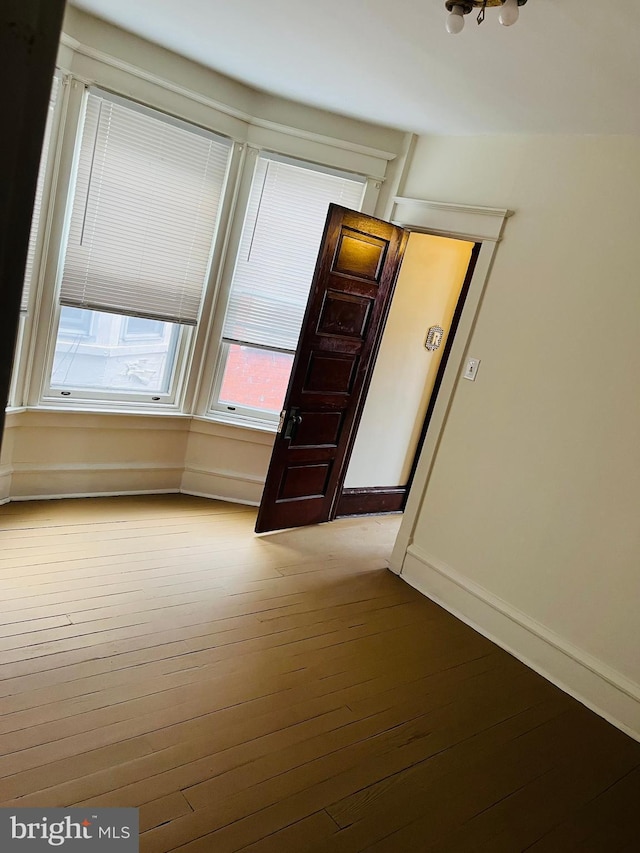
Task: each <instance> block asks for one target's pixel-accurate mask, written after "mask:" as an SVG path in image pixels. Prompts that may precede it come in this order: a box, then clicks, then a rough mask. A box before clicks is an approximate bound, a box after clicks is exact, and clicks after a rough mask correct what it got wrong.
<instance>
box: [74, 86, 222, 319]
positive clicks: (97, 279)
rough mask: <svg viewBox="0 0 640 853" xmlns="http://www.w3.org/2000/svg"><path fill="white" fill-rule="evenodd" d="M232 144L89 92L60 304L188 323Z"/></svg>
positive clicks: (202, 283)
mask: <svg viewBox="0 0 640 853" xmlns="http://www.w3.org/2000/svg"><path fill="white" fill-rule="evenodd" d="M230 152H231V143H230V141H227V140H224V139H221V138H219V137H217V136H214V135H213V134H211V133H209V132H207V131H204V130H201V129H200V128H197V127H193V126H190V125H187V124H186V123H183V122H181V121H179V120H177V119H172V118H170V117H168V116H164V115H162V114H161V113H157V112H155V111H153V110H149V109H147V108H145V107H140V106H138V105H137V104H133V103H131V102H127V101H123V100H121V99H120V98H117V97H115V96H111V95H108V94H106V93H103V92H99V91H96V90H92V91H90V92H89V94H88V96H87V104H86V114H85V120H84V128H83V133H82V142H81V145H80V152H79V162H78V169H77V179H76V187H75V194H74V200H73V208H72V213H71V222H70V228H69V239H68V245H67V250H66V256H65V263H64V271H63V277H62V285H61V293H60V302H61V303H62V304H63V305H70V306H73V307H76V308H88V309H94V310H98V311H108V312H113V313H116V314H127V315H132V316H137V317H146V318H148V319H152V320H164V321H170V322H175V323H184V324H187V325H195V323H196V322H197V319H198V313H199V309H200V303H201V301H202V294H203V291H204V287H205V283H206V276H207V272H208V267H209V259H210V254H211V246H212V242H213V238H214V234H215V229H216V225H217V221H218V213H219V208H220V200H221V196H222V192H223V188H224V183H225V178H226V174H227V167H228V163H229V158H230Z"/></svg>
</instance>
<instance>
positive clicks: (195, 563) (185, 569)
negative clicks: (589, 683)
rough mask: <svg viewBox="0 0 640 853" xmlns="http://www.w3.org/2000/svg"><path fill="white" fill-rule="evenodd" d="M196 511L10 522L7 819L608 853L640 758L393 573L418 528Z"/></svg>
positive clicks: (157, 507) (0, 557) (157, 831)
mask: <svg viewBox="0 0 640 853" xmlns="http://www.w3.org/2000/svg"><path fill="white" fill-rule="evenodd" d="M254 521H255V511H254V510H252V509H248V508H245V507H241V506H237V505H231V504H224V503H221V502H216V501H207V500H203V499H199V498H189V497H185V496H154V497H139V498H100V499H93V500H68V501H49V502H34V503H15V504H9V505H8V506H5V507H2V508H0V590H1V595H2V603H3V606H2V608H1V612H0V805H3V806H10V805H11V806H17V805H23V806H27V805H29V806H31V805H33V806H65V807H66V806H72V805H86V806H89V805H94V806H135V807H139V809H140V821H141V829H142V837H141V850H142V851H144V853H169V851H180V853H231V852H232V851H238V850H243V851H246V852H247V853H249V851H250V853H355V851H371V853H383V851H384V852H385V853H387V851H388V853H405V851H420V853H427V851H429V852H430V853H436V851H437V853H458V851H460V853H462V851H474V853H477V851H486V853H518V851H524V850H527V851H532V853H566V851H580V853H586V851H590V853H597V851H602V853H612V851H630V850H632V849H633V850H636V849H638V847H639V846H640V841H639V839H640V813H639V812H640V810H639V809H638V802H640V744H638V743H635V742H634V741H632V740H630V739H629V738H627V737H626V736H625V735H623V734H622V733H620V732H619V731H617V730H616V729H614V728H613V727H611V726H609V725H608V724H607V723H605V722H604V721H603V720H601V719H600V718H598V717H597V716H595V715H594V714H592V713H590V712H589V711H587V710H586V709H585V708H583V707H582V706H581V705H579V704H578V703H577V702H575V701H574V700H572V699H570V698H569V697H567V696H565V695H564V694H563V693H561V692H560V691H559V690H557V689H556V688H555V687H553V686H552V685H550V684H548V683H547V682H546V681H544V679H542V678H540V677H539V676H537V675H536V674H535V673H533V672H531V671H530V670H529V669H527V668H526V667H525V666H523V665H522V664H520V663H519V662H518V661H516V660H514V659H513V658H512V657H510V656H509V655H508V654H506V653H505V652H503V651H501V650H500V649H498V648H497V647H496V646H494V645H493V644H492V643H490V642H489V641H488V640H486V639H484V638H483V637H481V636H479V635H478V634H476V633H475V632H474V631H472V630H471V629H470V628H468V627H467V626H465V625H463V624H462V623H460V622H458V621H457V620H456V619H454V618H453V617H452V616H450V615H449V614H447V613H445V612H444V611H443V610H441V609H440V608H438V607H437V606H436V605H434V604H433V603H432V602H430V601H428V600H427V599H425V598H423V597H422V596H420V595H419V594H418V593H417V592H415V591H414V590H413V589H411V588H410V587H409V586H407V585H406V584H405V583H404V582H403V581H401V580H399V579H398V578H396V577H395V576H394V575H392V574H391V573H389V572H388V571H387V570H386V568H385V567H386V561H387V558H388V556H389V553H390V550H391V546H392V543H393V540H394V538H395V535H396V532H397V528H398V524H399V519H398V517H396V516H392V517H378V518H367V519H345V520H341V521H338V522H335V523H333V524H331V525H321V526H319V527H313V528H305V529H302V530H294V531H286V532H282V533H276V534H272V535H270V536H266V537H256V536H254V534H253V532H252V531H253V525H254Z"/></svg>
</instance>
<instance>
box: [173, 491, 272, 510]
mask: <svg viewBox="0 0 640 853" xmlns="http://www.w3.org/2000/svg"><path fill="white" fill-rule="evenodd" d="M180 494H181V495H190V496H191V497H193V498H207V499H208V500H211V501H224V502H225V503H228V504H240V505H241V506H260V501H247V500H241V499H240V498H229V497H225V496H224V495H212V494H210V493H209V492H194V491H193V490H192V489H180Z"/></svg>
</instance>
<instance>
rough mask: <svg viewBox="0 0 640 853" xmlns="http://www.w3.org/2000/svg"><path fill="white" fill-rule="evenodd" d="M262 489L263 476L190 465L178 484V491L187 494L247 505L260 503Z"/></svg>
mask: <svg viewBox="0 0 640 853" xmlns="http://www.w3.org/2000/svg"><path fill="white" fill-rule="evenodd" d="M263 489H264V478H263V477H258V476H251V475H247V474H238V473H236V472H235V471H223V470H211V469H205V468H195V467H192V466H188V467H186V468H185V469H184V474H183V475H182V483H181V485H180V491H181V492H183V493H184V494H187V495H195V496H197V497H202V498H214V499H216V500H221V501H230V502H231V503H241V504H247V505H248V506H259V505H260V500H261V498H262V490H263Z"/></svg>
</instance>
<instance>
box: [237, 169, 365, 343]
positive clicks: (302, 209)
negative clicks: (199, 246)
mask: <svg viewBox="0 0 640 853" xmlns="http://www.w3.org/2000/svg"><path fill="white" fill-rule="evenodd" d="M364 182H365V179H364V178H363V177H359V176H356V175H343V174H337V173H332V172H330V171H329V170H323V169H321V168H320V167H317V168H316V167H313V166H307V165H302V164H296V163H292V162H288V161H285V160H283V159H281V158H277V157H275V156H272V155H269V154H264V155H261V156H260V157H259V158H258V161H257V164H256V171H255V175H254V179H253V184H252V188H251V193H250V198H249V204H248V207H247V213H246V216H245V222H244V226H243V231H242V237H241V240H240V248H239V251H238V256H237V260H236V265H235V269H234V273H233V279H232V283H231V289H230V295H229V303H228V306H227V313H226V316H225V322H224V328H223V339H224V340H226V341H227V342H229V343H245V344H254V345H256V346H263V347H268V348H275V349H284V350H291V351H292V350H295V349H296V346H297V343H298V336H299V334H300V327H301V325H302V319H303V316H304V312H305V308H306V305H307V299H308V296H309V290H310V287H311V280H312V278H313V272H314V269H315V263H316V258H317V255H318V249H319V246H320V241H321V239H322V233H323V230H324V224H325V220H326V216H327V210H328V207H329V204H330V203H331V202H334V203H336V204H340V205H342V206H343V207H348V208H352V209H356V210H359V209H360V205H361V203H362V197H363V193H364Z"/></svg>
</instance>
